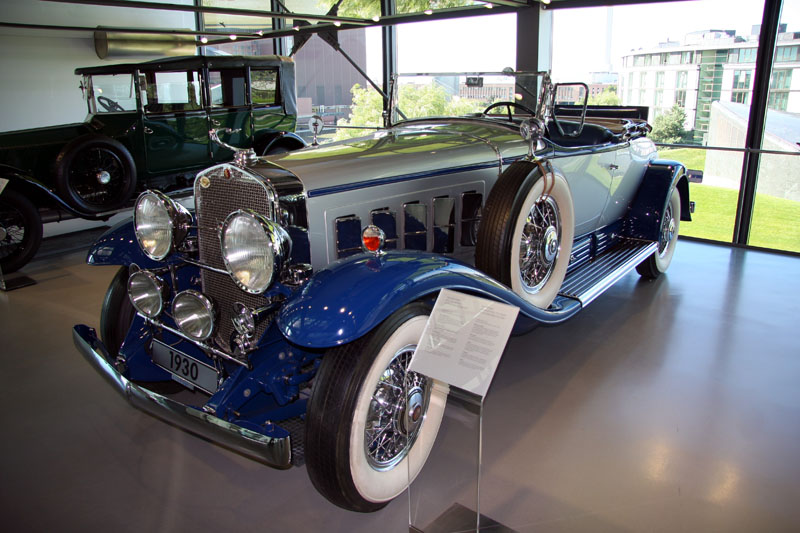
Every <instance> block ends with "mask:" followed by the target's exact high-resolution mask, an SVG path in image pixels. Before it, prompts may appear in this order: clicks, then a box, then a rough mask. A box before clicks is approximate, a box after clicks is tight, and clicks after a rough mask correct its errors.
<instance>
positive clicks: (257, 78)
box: [250, 69, 280, 106]
mask: <svg viewBox="0 0 800 533" xmlns="http://www.w3.org/2000/svg"><path fill="white" fill-rule="evenodd" d="M250 98H251V99H252V101H253V105H254V106H272V105H278V104H280V95H279V94H278V71H277V70H275V69H269V70H265V69H250Z"/></svg>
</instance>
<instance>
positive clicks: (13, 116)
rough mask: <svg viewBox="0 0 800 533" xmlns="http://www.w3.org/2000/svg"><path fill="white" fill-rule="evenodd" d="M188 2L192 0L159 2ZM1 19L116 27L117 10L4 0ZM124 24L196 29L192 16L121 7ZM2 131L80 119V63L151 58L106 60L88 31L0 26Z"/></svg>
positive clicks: (84, 110)
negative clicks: (123, 9) (78, 74)
mask: <svg viewBox="0 0 800 533" xmlns="http://www.w3.org/2000/svg"><path fill="white" fill-rule="evenodd" d="M160 1H161V3H181V4H189V5H191V4H192V0H177V1H175V0H160ZM2 5H3V10H2V12H3V21H4V22H16V23H27V24H42V25H48V24H49V25H65V26H81V27H94V26H120V25H121V23H120V20H119V16H120V12H121V11H120V9H119V8H108V7H98V6H82V5H67V4H53V3H49V2H31V1H30V0H2ZM125 13H126V17H127V18H126V20H125V25H128V26H136V27H143V28H146V27H151V28H152V27H162V28H164V27H172V28H187V29H195V23H194V15H193V14H191V13H173V12H169V11H157V12H155V13H157V16H153V13H154V12H152V11H147V10H131V9H128V10H125ZM0 49H2V50H3V53H2V54H0V71H2V72H3V74H4V75H3V76H2V77H1V78H0V131H13V130H19V129H28V128H36V127H42V126H52V125H57V124H68V123H72V122H82V121H83V120H84V118H86V114H87V108H86V103H85V102H84V100H83V98H82V95H81V91H80V89H79V88H78V84H79V83H80V78H79V77H78V76H75V74H74V73H73V71H74V70H75V69H76V68H78V67H87V66H93V65H102V64H112V63H128V62H136V61H144V60H148V59H154V56H148V57H127V58H125V59H122V60H115V61H107V60H102V59H99V58H98V57H97V54H96V53H95V50H94V39H93V35H92V34H91V33H89V32H72V31H42V30H23V29H15V28H0Z"/></svg>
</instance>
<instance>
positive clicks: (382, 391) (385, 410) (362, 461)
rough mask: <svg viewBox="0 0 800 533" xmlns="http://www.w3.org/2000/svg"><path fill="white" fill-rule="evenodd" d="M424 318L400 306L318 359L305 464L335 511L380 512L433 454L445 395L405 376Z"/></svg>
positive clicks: (417, 306)
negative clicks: (374, 326)
mask: <svg viewBox="0 0 800 533" xmlns="http://www.w3.org/2000/svg"><path fill="white" fill-rule="evenodd" d="M429 313H430V309H429V308H428V307H427V306H425V305H423V304H421V303H412V304H409V305H406V306H405V307H402V308H401V309H399V310H398V311H396V312H395V313H394V314H393V315H392V316H390V317H389V318H387V319H386V320H385V321H384V322H383V323H381V325H380V326H378V327H377V328H375V329H374V330H373V331H372V332H370V333H369V334H367V335H366V336H365V337H362V338H361V339H359V340H358V341H355V342H353V343H350V344H346V345H344V346H339V347H336V348H333V349H331V350H329V351H328V353H326V354H325V356H324V357H323V359H322V364H321V365H320V369H319V371H318V372H317V376H316V377H315V382H314V388H313V391H312V394H311V400H310V401H309V405H308V413H307V415H306V442H305V458H306V465H307V468H308V474H309V477H310V478H311V481H312V483H313V484H314V486H315V487H316V488H317V490H319V492H320V493H321V494H322V495H324V496H325V497H326V498H328V500H330V501H331V502H333V503H334V504H336V505H338V506H340V507H343V508H345V509H349V510H353V511H361V512H369V511H376V510H378V509H380V508H381V507H383V506H384V505H386V504H387V503H388V502H389V501H391V500H392V499H393V498H395V497H396V496H397V495H399V494H400V493H402V492H403V490H405V489H406V487H408V485H409V483H410V482H411V481H413V480H414V477H416V475H417V474H418V473H419V471H420V470H421V469H422V466H423V465H424V464H425V461H426V459H427V457H428V454H429V453H430V451H431V449H432V447H433V443H434V441H435V439H436V434H437V433H438V431H439V425H440V423H441V420H442V415H443V414H444V408H445V404H446V402H447V393H448V390H449V389H448V387H447V385H446V384H444V383H440V382H438V381H435V380H431V379H429V378H426V377H424V376H422V375H419V374H416V373H413V372H408V371H407V368H408V365H409V363H410V362H411V358H412V357H413V355H414V351H415V350H416V347H417V342H418V341H419V338H420V337H421V335H422V331H423V329H424V328H425V324H426V323H427V321H428V314H429Z"/></svg>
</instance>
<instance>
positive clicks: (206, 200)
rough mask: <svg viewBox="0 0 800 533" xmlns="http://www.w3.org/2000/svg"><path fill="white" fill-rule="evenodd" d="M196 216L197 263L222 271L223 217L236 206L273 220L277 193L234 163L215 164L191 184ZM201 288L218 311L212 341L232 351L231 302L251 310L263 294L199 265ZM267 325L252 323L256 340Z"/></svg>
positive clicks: (265, 322)
mask: <svg viewBox="0 0 800 533" xmlns="http://www.w3.org/2000/svg"><path fill="white" fill-rule="evenodd" d="M194 194H195V210H196V218H197V243H198V249H199V253H200V257H199V259H200V262H201V263H203V264H205V265H208V266H211V267H213V268H216V269H220V270H222V271H225V263H224V261H223V259H222V252H221V249H220V240H219V230H220V228H221V227H222V223H223V222H224V221H225V218H226V217H227V216H228V215H229V214H230V213H232V212H233V211H236V210H237V209H252V210H254V211H256V212H258V213H260V214H262V215H264V216H266V217H268V218H269V219H270V220H273V221H274V220H275V215H276V205H277V194H276V193H275V189H274V188H273V187H272V185H271V184H270V183H269V182H268V181H267V180H266V179H264V178H262V177H260V176H258V175H257V174H253V173H250V172H248V171H247V170H246V169H242V168H240V167H237V166H235V165H228V164H224V165H218V166H215V167H212V168H210V169H208V170H206V171H203V172H201V173H200V174H198V175H197V178H196V179H195V183H194ZM200 277H201V283H202V291H203V294H205V295H206V296H207V297H209V298H211V300H212V301H213V302H214V304H215V305H216V306H217V309H218V310H219V319H218V323H217V324H218V325H217V330H216V332H215V333H214V340H215V341H216V344H217V345H218V346H219V347H220V348H222V349H223V350H225V351H226V352H228V353H233V348H234V347H233V346H231V335H232V334H233V332H234V327H233V323H232V321H231V317H232V315H233V304H235V303H237V302H241V303H243V304H244V305H246V306H247V307H249V308H251V309H256V308H259V307H261V306H262V305H264V297H263V296H261V295H258V294H248V293H246V292H245V291H243V290H241V289H240V288H239V287H237V286H236V284H235V283H234V282H233V280H232V279H231V278H230V276H229V275H227V274H222V273H220V272H214V271H213V270H209V269H206V268H203V269H201V270H200ZM268 326H269V321H263V322H261V323H259V324H258V325H257V326H256V337H255V338H256V339H258V338H260V337H261V335H263V333H264V331H266V329H267V327H268Z"/></svg>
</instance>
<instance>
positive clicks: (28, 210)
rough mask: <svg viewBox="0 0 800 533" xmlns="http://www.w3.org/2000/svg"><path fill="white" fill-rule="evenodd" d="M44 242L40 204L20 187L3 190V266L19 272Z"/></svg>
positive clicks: (0, 234) (0, 243) (0, 227)
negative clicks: (22, 191)
mask: <svg viewBox="0 0 800 533" xmlns="http://www.w3.org/2000/svg"><path fill="white" fill-rule="evenodd" d="M41 243H42V219H41V217H40V216H39V211H38V210H37V209H36V206H34V205H33V203H32V202H31V201H30V200H28V199H27V198H26V197H24V196H23V195H22V194H20V193H18V192H17V191H9V190H6V191H3V193H2V194H0V268H2V269H3V273H4V274H10V273H12V272H16V271H17V270H19V269H20V268H22V267H23V266H25V264H27V262H28V261H30V260H31V258H33V256H34V254H36V251H37V250H38V249H39V245H40V244H41Z"/></svg>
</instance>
